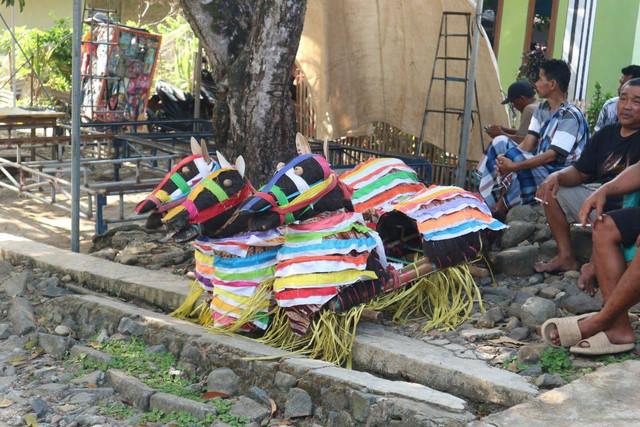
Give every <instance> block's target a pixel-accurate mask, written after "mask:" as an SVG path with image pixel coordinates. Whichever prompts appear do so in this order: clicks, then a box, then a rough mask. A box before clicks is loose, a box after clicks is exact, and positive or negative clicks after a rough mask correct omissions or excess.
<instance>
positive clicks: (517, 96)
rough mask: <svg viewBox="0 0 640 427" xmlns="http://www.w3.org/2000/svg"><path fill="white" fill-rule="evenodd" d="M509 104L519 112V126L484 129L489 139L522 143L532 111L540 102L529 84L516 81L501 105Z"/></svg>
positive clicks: (499, 126) (497, 126) (493, 126)
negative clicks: (500, 137) (499, 138)
mask: <svg viewBox="0 0 640 427" xmlns="http://www.w3.org/2000/svg"><path fill="white" fill-rule="evenodd" d="M508 103H511V104H513V106H514V107H515V109H516V110H518V111H519V112H520V126H519V127H518V129H512V128H508V127H505V126H501V125H491V126H487V127H486V131H487V133H488V134H489V136H490V137H491V138H495V137H498V136H506V137H507V138H509V139H510V140H512V141H514V142H517V143H518V144H519V143H521V142H522V140H523V139H524V137H525V136H526V135H527V131H528V130H529V123H531V117H533V113H534V111H536V108H538V104H540V101H538V100H537V99H536V90H535V88H534V87H533V85H531V83H529V82H527V81H525V80H518V81H517V82H515V83H513V84H511V86H509V89H508V90H507V98H506V99H505V100H504V101H502V104H508Z"/></svg>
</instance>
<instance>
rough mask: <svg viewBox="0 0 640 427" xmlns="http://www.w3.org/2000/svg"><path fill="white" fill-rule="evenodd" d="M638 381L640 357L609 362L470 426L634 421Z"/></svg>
mask: <svg viewBox="0 0 640 427" xmlns="http://www.w3.org/2000/svg"><path fill="white" fill-rule="evenodd" d="M638 382H640V361H637V360H627V361H626V362H623V363H616V364H611V365H609V366H606V367H604V368H600V369H598V371H596V372H593V373H591V374H588V375H585V376H584V377H583V378H580V379H578V380H575V381H573V382H572V383H570V384H567V385H565V386H563V387H560V388H556V389H553V390H551V391H548V392H546V393H544V394H541V395H540V396H538V397H537V398H536V399H533V400H531V401H529V402H527V403H523V404H522V405H517V406H514V407H512V408H509V409H507V410H506V411H503V412H500V413H497V414H493V415H489V416H487V417H485V418H483V419H482V420H481V421H477V422H475V423H473V424H472V426H474V427H489V426H534V427H547V426H553V425H567V426H631V425H638V420H640V407H639V406H638V399H637V398H636V397H633V396H635V395H636V394H637V393H638Z"/></svg>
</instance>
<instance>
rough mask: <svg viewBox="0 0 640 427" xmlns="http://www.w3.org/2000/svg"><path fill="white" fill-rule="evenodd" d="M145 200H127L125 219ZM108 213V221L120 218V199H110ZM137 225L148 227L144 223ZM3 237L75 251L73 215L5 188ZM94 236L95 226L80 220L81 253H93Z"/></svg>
mask: <svg viewBox="0 0 640 427" xmlns="http://www.w3.org/2000/svg"><path fill="white" fill-rule="evenodd" d="M142 198H143V196H142V195H139V196H136V195H132V196H126V197H125V211H124V213H125V216H133V215H134V214H135V213H134V211H133V208H134V207H135V205H136V203H137V202H138V201H139V200H141V199H142ZM104 212H105V216H106V217H107V218H117V216H118V204H117V197H114V198H109V200H108V204H107V207H106V208H105V209H104ZM135 223H136V224H140V225H144V222H143V221H136V222H135ZM117 225H118V224H112V225H110V227H114V226H117ZM0 233H8V234H13V235H16V236H21V237H26V238H28V239H31V240H35V241H37V242H41V243H46V244H49V245H52V246H55V247H58V248H62V249H71V213H69V212H67V211H65V210H63V209H60V208H57V207H54V206H51V205H49V204H47V203H43V202H40V201H38V200H34V199H30V198H27V197H24V196H20V195H18V193H15V192H13V191H10V190H7V189H4V188H3V189H0ZM94 234H95V222H93V221H89V220H85V219H82V218H80V252H83V253H88V252H89V249H90V248H91V244H92V242H91V238H92V237H93V235H94Z"/></svg>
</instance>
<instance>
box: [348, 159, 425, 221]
mask: <svg viewBox="0 0 640 427" xmlns="http://www.w3.org/2000/svg"><path fill="white" fill-rule="evenodd" d="M340 180H341V181H342V182H343V183H345V184H347V185H349V186H350V187H351V188H353V189H354V193H353V196H352V198H351V202H352V203H353V208H354V210H355V211H356V212H363V211H365V210H367V209H376V210H377V211H379V213H380V214H382V213H384V212H387V211H389V210H390V209H391V208H392V207H393V205H394V204H396V203H398V202H399V201H402V200H405V199H407V198H409V197H411V196H413V195H414V194H416V193H417V192H419V191H420V190H423V189H424V188H425V186H424V184H422V183H421V182H420V180H419V179H418V176H417V174H416V172H415V171H414V170H413V169H412V168H410V167H409V166H407V165H406V164H405V163H404V162H403V161H402V160H399V159H394V158H382V159H376V158H371V159H369V160H367V161H366V162H364V163H361V164H359V165H358V166H356V167H355V168H354V169H353V170H351V171H347V172H345V173H344V174H342V176H341V177H340Z"/></svg>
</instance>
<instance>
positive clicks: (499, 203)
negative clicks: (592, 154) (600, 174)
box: [477, 59, 589, 218]
mask: <svg viewBox="0 0 640 427" xmlns="http://www.w3.org/2000/svg"><path fill="white" fill-rule="evenodd" d="M570 78H571V70H570V69H569V66H568V65H567V63H566V62H564V61H560V60H558V59H551V60H548V61H545V62H543V63H542V65H541V66H540V78H539V80H538V81H536V83H535V86H536V91H537V92H538V96H539V97H541V98H545V101H544V102H542V103H540V105H539V106H538V109H537V110H536V111H535V113H534V114H533V118H532V119H531V123H530V124H529V132H528V134H527V136H526V137H525V138H524V140H523V141H522V142H521V143H520V144H517V143H516V142H514V141H511V140H509V139H506V140H505V139H501V138H496V139H494V140H493V142H492V143H491V145H490V146H489V148H488V149H487V154H486V155H485V156H484V158H483V159H482V161H481V162H480V164H479V165H478V168H477V170H478V173H479V174H480V175H481V176H482V178H481V179H480V194H481V195H482V197H483V198H484V200H485V202H486V203H487V205H488V206H489V207H490V208H491V210H492V212H493V213H494V216H496V217H498V218H499V217H501V216H503V215H505V214H506V213H507V211H508V210H509V209H511V208H512V207H514V206H518V205H521V204H528V203H533V201H534V196H535V193H536V190H537V189H538V186H539V185H540V184H542V182H543V181H544V180H545V179H546V178H547V177H548V176H549V174H550V173H553V172H555V171H557V170H560V169H563V168H565V167H567V166H570V165H571V164H573V162H575V161H576V160H577V159H578V157H580V154H581V153H582V150H583V149H584V146H585V144H586V142H587V140H588V139H589V129H588V126H587V121H586V119H585V118H584V115H583V114H582V112H581V111H580V110H579V109H578V108H577V107H576V106H575V105H573V104H570V103H569V102H568V101H567V88H568V86H569V80H570Z"/></svg>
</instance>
